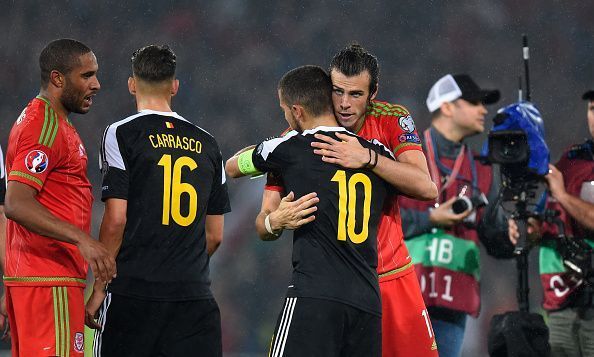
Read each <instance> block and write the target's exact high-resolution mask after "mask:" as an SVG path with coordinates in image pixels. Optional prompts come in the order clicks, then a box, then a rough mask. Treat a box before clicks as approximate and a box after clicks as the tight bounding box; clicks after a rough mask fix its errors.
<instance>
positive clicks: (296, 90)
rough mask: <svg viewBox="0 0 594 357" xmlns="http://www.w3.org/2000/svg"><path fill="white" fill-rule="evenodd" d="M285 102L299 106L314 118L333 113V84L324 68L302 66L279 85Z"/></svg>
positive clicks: (285, 76) (286, 75)
mask: <svg viewBox="0 0 594 357" xmlns="http://www.w3.org/2000/svg"><path fill="white" fill-rule="evenodd" d="M278 89H279V90H280V93H281V98H282V100H283V102H284V103H285V104H287V105H293V104H299V105H301V106H303V108H304V109H305V110H306V111H307V112H308V113H309V114H310V115H312V116H319V115H322V114H325V113H332V82H331V81H330V77H329V76H328V74H327V73H326V71H324V69H323V68H322V67H318V66H301V67H297V68H295V69H293V70H291V71H289V72H287V73H286V74H285V75H284V76H283V78H281V80H280V82H279V83H278Z"/></svg>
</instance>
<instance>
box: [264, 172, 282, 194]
mask: <svg viewBox="0 0 594 357" xmlns="http://www.w3.org/2000/svg"><path fill="white" fill-rule="evenodd" d="M264 189H265V190H268V191H277V192H285V182H284V181H283V177H282V175H281V174H279V173H275V172H269V173H267V174H266V185H265V186H264Z"/></svg>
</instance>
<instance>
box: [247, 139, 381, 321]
mask: <svg viewBox="0 0 594 357" xmlns="http://www.w3.org/2000/svg"><path fill="white" fill-rule="evenodd" d="M338 131H340V132H343V133H348V134H351V135H354V134H352V133H350V132H348V131H347V130H346V129H344V128H340V127H318V128H315V129H312V130H306V131H304V132H303V133H297V132H291V133H288V134H287V135H285V136H284V137H281V138H276V139H271V140H267V141H264V142H263V143H261V144H260V145H258V146H257V147H256V149H255V150H254V152H253V154H252V156H253V157H252V159H253V162H254V165H255V166H256V168H258V169H259V170H260V171H264V172H275V173H277V174H280V175H281V176H282V177H283V180H284V184H285V189H286V192H290V191H293V192H294V193H295V197H301V196H303V195H305V194H307V193H310V192H316V193H317V194H318V198H319V199H320V202H319V203H318V205H317V207H318V210H317V211H316V212H315V213H314V215H315V216H316V219H315V220H314V221H313V222H311V223H309V224H306V225H304V226H302V227H301V228H299V229H297V230H295V232H294V235H293V275H292V280H291V283H290V285H289V289H288V296H289V297H310V298H322V299H328V300H334V301H339V302H343V303H346V304H349V305H352V306H355V307H357V308H359V309H361V310H364V311H367V312H370V313H374V314H378V315H379V314H381V302H380V293H379V285H378V276H377V273H376V267H377V227H378V223H379V217H380V214H381V212H382V206H383V202H384V198H385V197H386V194H387V192H388V190H389V187H388V185H387V184H386V183H385V182H384V181H383V180H382V179H380V178H379V177H378V176H376V175H375V174H373V173H372V172H371V171H370V170H364V169H356V170H355V169H345V168H342V167H340V166H338V165H333V164H328V163H325V162H323V161H322V158H321V157H320V156H319V155H316V154H314V153H313V148H312V147H311V145H310V144H311V142H312V141H314V140H315V138H314V134H316V133H320V134H325V135H329V136H331V137H334V138H336V136H335V133H336V132H338ZM359 141H360V143H361V144H362V145H363V146H364V147H368V148H371V149H372V150H374V151H377V152H378V153H380V155H384V156H387V157H391V153H390V152H389V151H388V150H387V149H386V148H385V147H383V146H382V145H381V144H379V142H376V143H370V142H368V141H366V140H364V139H362V138H359Z"/></svg>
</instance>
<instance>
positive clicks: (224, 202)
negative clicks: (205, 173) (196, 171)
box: [206, 151, 231, 215]
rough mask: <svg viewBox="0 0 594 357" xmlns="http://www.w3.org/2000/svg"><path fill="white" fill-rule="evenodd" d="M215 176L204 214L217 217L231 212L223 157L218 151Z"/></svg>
mask: <svg viewBox="0 0 594 357" xmlns="http://www.w3.org/2000/svg"><path fill="white" fill-rule="evenodd" d="M216 160H217V162H216V163H215V174H214V176H213V184H212V190H211V191H210V196H209V199H208V208H207V210H206V214H209V215H219V214H224V213H227V212H231V203H230V202H229V193H228V190H227V178H226V177H225V170H224V169H223V156H222V154H221V152H220V151H218V155H217V158H216Z"/></svg>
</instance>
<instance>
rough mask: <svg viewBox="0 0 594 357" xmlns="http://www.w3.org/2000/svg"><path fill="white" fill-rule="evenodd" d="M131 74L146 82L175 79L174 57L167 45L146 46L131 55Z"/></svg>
mask: <svg viewBox="0 0 594 357" xmlns="http://www.w3.org/2000/svg"><path fill="white" fill-rule="evenodd" d="M131 61H132V73H133V74H134V76H135V77H137V78H140V79H142V80H144V81H147V82H162V81H165V80H170V79H173V78H175V67H176V56H175V53H173V51H172V50H171V48H169V46H167V45H148V46H145V47H142V48H140V49H138V50H136V51H134V53H133V54H132V58H131Z"/></svg>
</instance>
